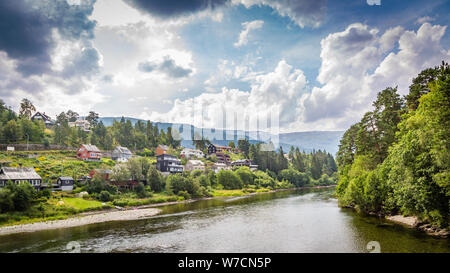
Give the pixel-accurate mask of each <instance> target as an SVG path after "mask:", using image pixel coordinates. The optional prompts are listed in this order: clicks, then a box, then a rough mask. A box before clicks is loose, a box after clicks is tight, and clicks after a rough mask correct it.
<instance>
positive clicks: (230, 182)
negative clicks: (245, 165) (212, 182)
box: [217, 170, 243, 190]
mask: <svg viewBox="0 0 450 273" xmlns="http://www.w3.org/2000/svg"><path fill="white" fill-rule="evenodd" d="M217 182H218V183H219V184H221V185H222V186H223V188H224V189H227V190H234V189H241V188H242V184H243V183H242V180H241V178H240V177H239V176H238V175H237V174H235V173H234V172H233V171H230V170H220V171H219V172H218V173H217Z"/></svg>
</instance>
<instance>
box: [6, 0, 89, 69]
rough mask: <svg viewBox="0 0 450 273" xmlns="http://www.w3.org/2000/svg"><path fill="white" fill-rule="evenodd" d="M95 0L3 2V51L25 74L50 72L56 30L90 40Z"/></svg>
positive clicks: (72, 38)
mask: <svg viewBox="0 0 450 273" xmlns="http://www.w3.org/2000/svg"><path fill="white" fill-rule="evenodd" d="M93 3H94V1H88V0H85V1H82V2H80V5H69V4H68V3H67V2H66V1H57V0H51V1H30V0H17V1H1V2H0V50H3V51H5V52H6V53H7V54H8V57H9V58H12V59H14V60H16V61H17V70H18V71H20V72H21V73H22V74H23V75H24V76H29V75H35V74H37V75H41V74H43V73H48V72H51V61H52V56H51V54H52V50H53V49H54V48H55V46H56V42H57V41H55V35H54V31H53V30H57V31H58V34H59V36H60V37H61V38H62V39H67V40H79V39H84V40H88V39H91V38H92V37H93V29H94V27H95V22H93V21H91V20H89V18H88V17H89V15H90V14H91V13H92V9H93Z"/></svg>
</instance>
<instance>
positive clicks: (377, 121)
mask: <svg viewBox="0 0 450 273" xmlns="http://www.w3.org/2000/svg"><path fill="white" fill-rule="evenodd" d="M373 107H374V110H373V111H371V112H367V113H366V114H365V115H364V117H363V118H362V119H361V121H360V122H358V123H356V124H354V125H353V126H351V127H350V128H349V129H348V130H347V131H346V132H345V134H344V136H343V137H342V139H341V142H340V145H339V151H338V154H337V163H338V174H339V184H338V188H337V194H338V197H339V201H340V203H341V205H344V206H352V207H355V208H357V209H358V210H361V211H365V212H369V211H370V212H377V213H382V214H394V213H401V214H404V215H414V216H418V217H419V218H420V219H422V220H424V221H429V222H431V223H433V224H435V225H438V226H440V227H448V226H449V205H450V203H449V201H450V199H449V197H450V149H449V146H450V144H449V139H450V68H449V65H448V64H447V63H444V62H443V63H442V65H441V66H439V67H435V68H430V69H426V70H424V71H422V72H421V73H420V74H419V75H418V76H417V77H416V78H414V79H413V82H412V84H411V86H410V90H409V94H408V95H407V96H405V97H404V98H402V97H400V95H399V94H398V93H397V89H396V88H386V89H385V90H383V91H381V92H380V93H379V94H378V97H377V99H376V101H375V102H374V103H373Z"/></svg>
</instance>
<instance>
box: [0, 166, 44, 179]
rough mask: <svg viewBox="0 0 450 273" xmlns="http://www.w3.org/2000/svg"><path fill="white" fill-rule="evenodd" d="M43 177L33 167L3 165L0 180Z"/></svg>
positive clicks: (0, 170)
mask: <svg viewBox="0 0 450 273" xmlns="http://www.w3.org/2000/svg"><path fill="white" fill-rule="evenodd" d="M20 179H42V178H41V177H40V176H39V174H37V173H36V171H35V170H34V168H33V167H25V168H20V167H3V168H1V169H0V180H20Z"/></svg>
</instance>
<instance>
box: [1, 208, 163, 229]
mask: <svg viewBox="0 0 450 273" xmlns="http://www.w3.org/2000/svg"><path fill="white" fill-rule="evenodd" d="M159 212H160V210H159V209H156V208H142V209H130V210H116V211H101V212H95V213H93V212H90V213H85V214H84V215H81V214H80V215H78V216H77V217H73V218H68V219H64V220H54V221H47V222H36V223H31V224H23V225H14V226H6V227H0V235H8V234H14V233H24V232H34V231H40V230H50V229H59V228H69V227H77V226H84V225H90V224H97V223H103V222H112V221H129V220H138V219H143V218H148V217H151V216H155V215H156V214H158V213H159Z"/></svg>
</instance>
